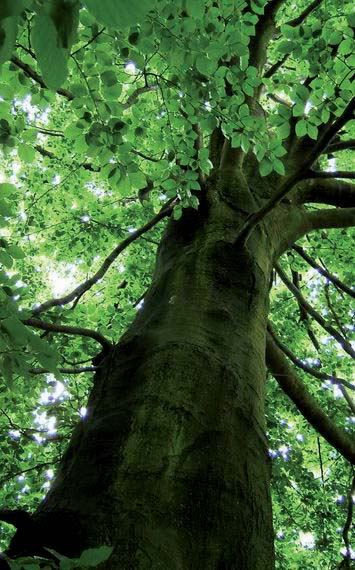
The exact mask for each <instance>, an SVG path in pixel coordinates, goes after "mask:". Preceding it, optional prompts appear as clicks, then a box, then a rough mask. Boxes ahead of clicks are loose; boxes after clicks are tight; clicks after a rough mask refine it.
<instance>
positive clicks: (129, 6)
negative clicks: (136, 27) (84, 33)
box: [83, 0, 152, 30]
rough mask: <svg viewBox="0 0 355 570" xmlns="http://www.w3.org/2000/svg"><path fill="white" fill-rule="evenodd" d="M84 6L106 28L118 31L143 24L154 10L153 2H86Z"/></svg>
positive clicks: (122, 0) (109, 0)
mask: <svg viewBox="0 0 355 570" xmlns="http://www.w3.org/2000/svg"><path fill="white" fill-rule="evenodd" d="M83 4H84V5H85V6H86V7H87V9H88V10H89V12H91V13H92V15H93V16H95V18H97V20H98V21H99V22H101V23H102V24H104V26H107V27H109V28H116V29H118V30H121V29H122V28H126V27H127V26H132V25H133V24H137V23H139V22H143V20H144V17H145V16H146V14H147V12H148V11H149V10H150V9H151V8H152V2H151V0H120V2H117V0H100V1H99V2H98V0H84V2H83Z"/></svg>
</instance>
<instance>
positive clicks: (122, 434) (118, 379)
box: [13, 202, 274, 570]
mask: <svg viewBox="0 0 355 570" xmlns="http://www.w3.org/2000/svg"><path fill="white" fill-rule="evenodd" d="M208 210H209V211H208V213H206V212H205V213H198V212H195V211H186V212H185V214H184V216H183V218H182V219H181V220H179V221H170V223H169V227H168V230H167V233H166V235H165V237H164V239H163V241H162V244H161V246H160V248H159V252H158V258H157V264H156V270H155V275H154V278H153V283H152V286H151V288H150V291H149V293H148V295H147V297H146V298H145V302H144V307H143V308H142V309H141V310H140V311H139V313H138V314H137V318H136V319H135V321H134V323H133V324H132V326H131V328H130V329H129V331H128V332H127V333H126V334H125V335H124V337H123V338H122V339H121V341H120V343H119V344H118V345H117V346H116V347H115V349H114V350H113V351H112V353H111V354H109V355H108V356H107V357H106V358H104V360H103V362H102V369H101V370H100V372H99V373H97V374H96V377H95V380H94V388H93V390H92V393H91V395H90V399H89V404H88V415H87V418H85V420H84V421H82V422H81V423H80V425H79V426H78V428H77V430H76V432H75V434H74V436H73V438H72V442H71V444H70V446H69V448H68V450H67V452H66V454H65V456H64V458H63V461H62V463H61V466H60V469H59V474H58V476H57V478H56V480H55V482H54V484H53V487H52V489H51V491H50V492H49V494H48V496H47V497H46V499H45V501H44V502H43V504H42V505H41V506H40V508H39V510H38V512H37V513H36V515H35V518H34V521H35V523H36V524H37V532H38V533H39V535H40V536H41V539H40V541H41V543H42V544H43V545H44V546H49V547H52V548H55V549H56V550H58V551H59V552H63V553H66V554H68V555H73V554H77V553H78V552H79V553H80V552H81V551H82V550H83V549H84V548H86V547H88V546H100V545H102V544H109V545H112V546H114V552H113V554H112V556H111V558H110V560H109V561H108V562H106V563H104V565H103V567H105V568H114V569H122V570H128V569H132V570H133V569H134V570H135V569H139V570H143V569H147V570H148V569H149V570H150V569H158V568H161V569H164V570H169V569H172V570H173V569H174V570H177V569H180V570H187V569H194V570H197V569H201V570H214V569H229V570H231V569H238V570H258V569H260V570H271V569H272V568H274V554H273V530H272V516H271V502H270V491H269V479H270V465H269V459H268V454H267V445H266V439H265V425H264V382H265V332H266V317H267V305H268V289H269V276H270V269H271V262H272V260H271V248H270V244H269V245H268V246H267V245H266V244H267V241H266V238H265V237H264V235H263V233H262V232H258V231H257V232H254V234H253V235H254V237H252V238H251V239H250V240H249V242H248V246H247V247H244V248H243V249H241V248H238V246H237V245H235V244H234V239H235V235H236V232H237V230H238V228H239V227H240V225H241V223H242V220H243V219H245V217H246V214H245V212H240V211H238V210H235V209H234V210H233V209H231V208H229V207H228V206H226V204H225V203H223V202H220V203H219V204H216V205H215V206H212V207H210V208H209V209H208ZM21 540H22V541H23V537H22V539H21V533H18V534H17V538H16V540H15V542H16V541H17V543H18V544H20V543H21ZM13 549H14V550H16V544H14V545H13Z"/></svg>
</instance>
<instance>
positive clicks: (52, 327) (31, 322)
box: [22, 318, 112, 349]
mask: <svg viewBox="0 0 355 570" xmlns="http://www.w3.org/2000/svg"><path fill="white" fill-rule="evenodd" d="M22 322H23V324H24V325H27V326H29V327H33V328H35V329H40V330H43V331H48V332H54V333H64V334H73V335H79V336H87V337H89V338H93V339H94V340H96V341H97V342H99V343H100V344H101V346H103V347H104V348H106V349H107V348H111V347H112V344H111V343H110V341H109V340H107V338H105V337H104V336H103V335H102V334H100V333H99V332H97V331H94V330H91V329H85V328H83V327H70V326H68V325H57V324H54V323H46V322H44V321H41V319H36V318H30V319H24V320H23V321H22Z"/></svg>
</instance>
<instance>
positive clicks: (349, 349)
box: [275, 210, 355, 359]
mask: <svg viewBox="0 0 355 570" xmlns="http://www.w3.org/2000/svg"><path fill="white" fill-rule="evenodd" d="M327 211H329V210H327ZM275 269H276V271H277V274H278V275H279V277H280V278H281V280H282V281H283V282H284V284H285V285H286V287H287V288H288V289H289V290H290V291H291V293H292V294H293V295H294V297H295V298H296V299H297V301H298V303H300V304H301V305H302V306H303V307H304V308H305V310H306V311H307V312H308V313H309V314H310V315H311V316H312V317H313V318H314V320H315V321H317V323H318V324H319V325H320V326H321V327H322V328H323V329H324V330H326V331H327V332H328V333H329V334H330V335H331V336H332V337H333V338H334V339H335V340H336V341H337V342H339V344H340V345H341V347H342V348H343V350H344V351H345V352H347V354H349V356H351V357H352V358H354V359H355V350H354V349H353V348H352V346H351V344H350V342H349V341H348V340H347V339H346V338H344V337H343V336H342V335H341V334H340V333H339V332H338V331H337V330H336V329H335V328H334V327H333V326H332V325H329V324H328V323H327V321H326V319H324V318H323V317H322V315H320V314H319V313H318V311H316V310H315V309H314V308H313V307H312V305H310V303H308V301H306V299H305V298H304V297H303V295H302V293H301V292H300V290H299V289H297V287H295V286H294V284H293V283H291V281H290V280H289V279H288V277H287V275H286V273H285V272H284V271H283V269H281V267H280V265H278V264H275Z"/></svg>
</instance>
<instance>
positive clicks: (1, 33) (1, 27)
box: [0, 17, 18, 65]
mask: <svg viewBox="0 0 355 570" xmlns="http://www.w3.org/2000/svg"><path fill="white" fill-rule="evenodd" d="M17 24H18V18H16V17H11V18H5V19H4V20H0V65H1V64H2V63H4V62H5V61H7V60H8V59H10V58H11V56H12V52H13V49H14V45H15V41H16V35H17Z"/></svg>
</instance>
